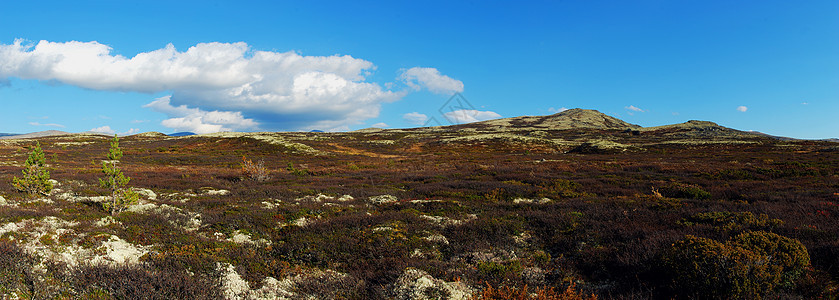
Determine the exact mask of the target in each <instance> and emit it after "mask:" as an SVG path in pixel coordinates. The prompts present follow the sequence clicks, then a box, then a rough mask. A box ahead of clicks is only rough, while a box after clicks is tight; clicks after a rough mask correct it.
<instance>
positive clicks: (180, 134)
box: [168, 131, 195, 136]
mask: <svg viewBox="0 0 839 300" xmlns="http://www.w3.org/2000/svg"><path fill="white" fill-rule="evenodd" d="M190 135H195V133H194V132H189V131H184V132H175V133H172V134H168V136H190Z"/></svg>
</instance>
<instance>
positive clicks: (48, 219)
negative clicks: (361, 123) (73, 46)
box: [0, 124, 839, 299]
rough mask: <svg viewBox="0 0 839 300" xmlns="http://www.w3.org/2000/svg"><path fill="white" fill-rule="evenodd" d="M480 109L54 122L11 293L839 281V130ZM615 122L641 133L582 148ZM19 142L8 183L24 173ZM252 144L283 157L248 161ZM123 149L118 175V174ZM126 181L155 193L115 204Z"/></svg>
mask: <svg viewBox="0 0 839 300" xmlns="http://www.w3.org/2000/svg"><path fill="white" fill-rule="evenodd" d="M474 126H476V127H475V128H474V130H473V131H460V130H457V128H452V129H446V128H443V129H435V130H436V131H424V130H423V129H416V130H401V129H400V130H384V131H376V132H371V133H358V132H350V133H319V134H317V135H313V134H308V133H277V134H262V135H264V136H271V137H276V138H277V140H282V141H286V142H288V143H289V144H292V143H293V144H299V145H302V146H299V147H298V148H300V149H304V148H307V147H308V148H309V149H313V151H315V152H317V153H318V154H317V155H312V152H311V151H309V152H301V151H292V150H290V149H289V148H288V147H285V146H283V145H280V144H278V143H276V142H272V141H273V140H271V141H268V140H267V139H254V138H248V137H247V135H246V134H238V135H235V134H230V135H229V137H227V136H221V135H219V136H193V137H188V138H168V137H155V136H134V137H125V138H122V139H119V140H116V139H114V140H111V141H110V142H109V141H108V139H106V138H102V137H91V136H86V137H84V138H83V140H82V138H78V137H72V136H66V137H56V138H44V139H40V140H39V142H40V145H41V146H42V147H43V149H44V150H46V152H47V153H48V154H49V155H51V156H52V157H53V159H55V161H54V162H53V160H52V159H51V160H50V161H49V162H50V166H51V169H50V172H51V173H50V175H51V176H53V177H54V178H56V179H58V180H59V181H60V182H61V185H60V186H57V187H56V191H54V192H53V193H51V194H50V195H46V196H43V197H39V198H41V199H38V200H33V201H18V200H20V199H21V198H22V197H23V196H22V195H23V194H19V193H14V192H13V191H15V190H16V189H15V188H14V187H11V186H8V185H7V187H6V191H0V193H2V194H3V197H5V198H7V200H8V201H5V200H3V201H2V202H0V273H2V274H0V294H2V295H3V296H0V298H15V297H19V298H38V299H41V298H86V297H87V298H97V297H99V298H135V297H141V296H142V297H146V298H158V299H159V298H167V299H171V298H184V299H196V298H197V299H224V298H235V296H237V295H238V296H241V297H251V298H258V297H263V298H269V299H271V298H280V297H287V298H295V297H297V298H305V297H309V296H314V297H318V296H322V297H332V298H339V299H393V298H397V299H399V298H400V297H402V298H406V297H407V298H410V297H411V296H416V295H422V296H424V297H428V298H432V299H434V298H435V297H444V296H447V297H451V298H454V299H466V298H468V297H471V296H477V297H483V298H482V299H590V298H593V297H597V298H600V299H648V298H659V299H672V298H676V299H679V298H713V297H718V298H738V297H739V298H760V297H762V298H780V299H786V298H805V299H809V298H824V299H833V298H835V297H837V293H839V292H837V291H839V285H837V281H839V259H837V257H839V250H837V249H839V244H837V240H839V224H838V223H837V218H836V216H838V215H839V195H837V194H836V193H837V192H839V177H837V176H839V156H837V155H839V152H836V151H835V150H833V148H834V147H835V144H831V143H825V142H808V141H791V142H780V141H774V140H770V139H767V138H757V137H752V138H745V140H747V141H749V142H750V143H710V142H709V143H679V144H673V143H667V141H670V140H672V138H670V136H674V135H678V136H679V138H680V139H687V138H690V136H689V135H688V134H687V133H685V130H688V129H685V128H681V127H680V128H661V129H657V131H641V132H638V133H637V134H636V133H633V132H625V131H624V130H617V129H609V128H600V129H573V128H571V129H566V130H553V129H550V128H539V131H541V133H539V134H538V138H539V139H544V140H551V141H562V142H556V143H530V142H528V143H522V142H521V140H520V139H484V138H479V139H467V138H464V139H458V140H453V141H448V142H445V143H441V142H439V141H440V140H441V139H444V138H456V137H464V136H469V135H478V134H484V135H485V134H490V133H491V132H492V130H494V129H491V128H482V127H480V126H482V125H480V124H479V125H474ZM504 134H505V135H527V134H528V132H527V131H522V132H518V131H515V130H512V129H511V130H510V131H507V132H504ZM603 136H607V137H609V138H608V140H613V141H614V142H615V143H620V144H624V145H631V146H632V147H631V148H627V149H628V150H627V151H617V152H609V153H602V152H597V153H587V152H574V151H571V150H573V149H574V148H575V147H576V146H579V145H580V144H581V143H582V141H589V140H598V139H600V140H603V139H604V138H603ZM662 136H665V137H664V138H662ZM373 140H382V141H384V140H387V141H395V142H394V143H379V142H370V141H373ZM82 142H83V143H84V144H77V143H82ZM114 142H116V143H114ZM26 145H28V143H24V142H14V143H11V142H10V143H0V150H2V151H3V153H26V152H30V151H31V150H32V148H26V147H25V146H26ZM336 145H338V146H340V147H338V146H336ZM120 146H124V147H125V148H124V150H123V149H122V148H120ZM303 146H305V147H303ZM62 147H66V149H62ZM109 148H110V149H109ZM105 151H107V153H109V155H108V156H109V157H108V158H107V160H106V161H105V163H104V164H103V163H101V162H100V160H101V157H102V153H103V152H105ZM122 151H124V154H125V155H124V156H122V155H121V154H122V153H121V152H122ZM53 153H55V154H56V155H54V156H53V155H52V154H53ZM17 155H19V154H14V155H9V156H4V157H0V180H3V181H5V182H7V183H8V182H11V181H13V176H14V175H18V174H20V173H18V172H20V162H19V161H18V162H16V160H22V159H21V157H20V156H17ZM243 157H244V158H243ZM790 157H794V158H795V163H791V162H789V161H790ZM247 158H254V159H257V158H259V160H260V161H264V162H263V164H262V166H279V167H278V168H279V169H275V170H272V171H268V170H265V175H270V176H271V178H270V179H267V180H264V181H260V180H242V178H243V177H245V178H252V177H250V175H249V173H246V172H245V168H242V167H243V166H244V165H245V162H246V161H249V160H248V159H247ZM91 162H93V164H92V163H91ZM252 163H253V165H252V166H258V165H259V163H254V162H252ZM106 168H107V169H109V170H110V171H111V172H110V173H105V174H106V176H105V177H104V178H101V179H103V181H105V182H113V183H115V184H114V185H108V184H105V185H102V186H99V185H97V183H98V179H99V177H100V176H102V174H103V173H102V172H103V170H105V169H106ZM123 170H125V172H127V173H129V172H130V174H131V177H132V178H131V179H130V185H131V186H134V187H135V188H133V189H129V182H128V177H126V176H125V175H122V176H120V175H121V174H122V171H123ZM257 173H258V172H257ZM108 174H112V175H113V176H114V177H112V178H113V179H111V177H110V175H108ZM19 176H20V175H18V177H19ZM120 178H123V179H120ZM254 179H255V178H254ZM111 180H113V181H111ZM118 183H122V184H118ZM115 186H117V187H119V188H120V189H122V190H123V191H125V190H128V191H131V190H133V191H136V192H139V193H141V194H142V197H143V199H144V200H143V201H142V203H141V204H140V203H138V204H137V205H131V206H122V209H121V210H122V212H121V213H119V212H118V211H114V210H110V209H109V210H108V211H103V210H102V209H101V207H100V206H99V204H100V203H102V202H107V203H109V204H108V205H113V203H114V202H113V198H112V197H113V195H114V193H113V192H114V191H115V190H114V187H115ZM104 189H107V196H102V195H104V194H105V193H104ZM41 195H43V194H41ZM117 195H121V194H119V193H117ZM119 203H120V202H117V204H118V205H115V206H114V207H119V206H120V205H119ZM123 203H125V202H123ZM118 210H120V209H118ZM80 262H86V263H89V264H80ZM36 266H37V267H36ZM707 274H714V276H706V275H707ZM571 283H573V285H571ZM569 286H571V287H569ZM138 295H139V296H138ZM231 295H232V296H231Z"/></svg>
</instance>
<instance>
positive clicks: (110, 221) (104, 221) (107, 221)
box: [93, 216, 122, 227]
mask: <svg viewBox="0 0 839 300" xmlns="http://www.w3.org/2000/svg"><path fill="white" fill-rule="evenodd" d="M114 224H116V225H122V223H121V222H120V221H117V220H116V219H114V217H111V216H106V217H104V218H101V219H99V220H96V222H94V223H93V225H96V226H97V227H106V226H110V225H114Z"/></svg>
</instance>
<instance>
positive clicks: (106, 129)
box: [89, 125, 116, 134]
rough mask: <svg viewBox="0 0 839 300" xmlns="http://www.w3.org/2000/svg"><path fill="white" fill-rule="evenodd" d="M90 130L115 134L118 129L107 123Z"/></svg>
mask: <svg viewBox="0 0 839 300" xmlns="http://www.w3.org/2000/svg"><path fill="white" fill-rule="evenodd" d="M89 131H91V132H98V133H105V134H114V133H116V131H115V130H113V129H111V126H107V125H105V126H102V127H96V128H93V129H91V130H89Z"/></svg>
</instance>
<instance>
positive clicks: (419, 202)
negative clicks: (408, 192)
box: [411, 199, 443, 204]
mask: <svg viewBox="0 0 839 300" xmlns="http://www.w3.org/2000/svg"><path fill="white" fill-rule="evenodd" d="M430 202H443V200H439V199H417V200H411V203H418V204H423V203H430Z"/></svg>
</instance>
